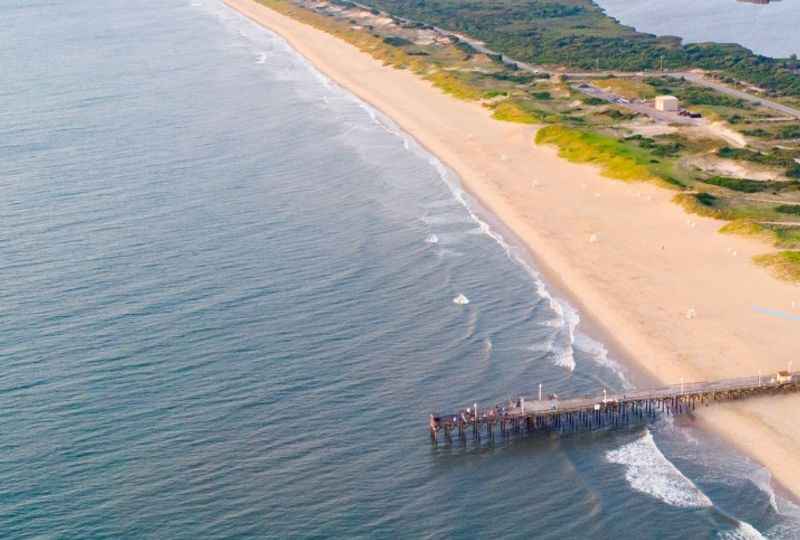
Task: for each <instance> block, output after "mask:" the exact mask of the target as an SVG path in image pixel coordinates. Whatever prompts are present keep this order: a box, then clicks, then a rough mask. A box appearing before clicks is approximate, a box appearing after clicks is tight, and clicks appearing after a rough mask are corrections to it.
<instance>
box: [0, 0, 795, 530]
mask: <svg viewBox="0 0 800 540" xmlns="http://www.w3.org/2000/svg"><path fill="white" fill-rule="evenodd" d="M0 40H1V41H2V43H4V44H5V46H4V47H2V48H0V58H2V66H3V67H4V74H5V78H4V84H3V85H2V87H0V118H2V121H1V122H0V130H2V135H3V136H2V139H0V164H2V165H0V219H2V224H3V227H2V235H0V280H1V281H0V282H2V284H3V287H2V288H0V323H1V324H2V329H3V331H2V334H0V358H2V359H3V370H2V372H0V433H2V438H0V485H2V495H0V537H3V538H32V537H36V538H80V539H86V538H142V537H151V538H247V537H259V538H319V537H342V538H361V537H378V538H397V537H400V538H419V537H439V536H446V537H452V538H476V537H479V538H496V537H500V536H503V537H519V538H531V537H535V538H642V537H654V536H655V537H659V538H687V537H690V538H716V537H747V536H743V535H750V536H749V537H757V536H754V535H757V534H758V532H757V531H761V533H763V534H764V535H766V536H769V537H775V538H791V537H793V535H794V536H795V537H796V534H795V531H796V526H797V521H796V517H795V516H796V515H797V514H796V509H795V508H794V507H793V506H792V505H791V504H790V503H788V502H787V501H785V500H783V499H782V498H780V497H779V496H777V495H776V494H775V491H774V489H773V487H772V486H771V483H770V478H769V475H768V474H767V473H766V471H764V470H763V469H762V468H760V467H758V466H757V465H755V464H753V463H751V462H749V461H748V460H747V459H745V458H743V457H742V456H739V455H737V454H735V453H733V452H731V451H730V450H728V449H727V448H725V447H724V446H723V445H721V444H720V443H719V442H718V441H715V440H713V439H711V438H710V437H708V436H706V435H704V434H702V433H698V432H697V431H696V430H695V429H694V428H693V427H691V425H681V424H673V423H672V422H668V421H663V420H662V421H660V422H658V423H656V424H655V425H653V426H651V427H650V428H649V429H646V428H637V429H633V430H630V431H624V432H617V433H594V434H585V435H580V436H574V437H567V438H564V439H555V438H538V439H527V440H512V441H510V442H498V443H496V444H490V443H488V442H486V441H484V442H483V444H481V445H480V446H475V445H471V446H469V447H468V448H460V447H448V446H446V445H443V446H439V447H432V446H431V445H430V442H429V438H428V434H427V431H426V418H427V415H428V413H429V412H430V411H432V410H437V409H441V408H450V407H454V406H460V405H464V404H466V403H471V402H473V401H478V402H479V403H494V402H496V401H499V400H501V399H506V398H508V397H511V396H516V395H518V394H520V393H526V394H531V393H533V392H534V391H535V389H536V388H537V386H538V384H539V383H540V382H541V383H543V384H544V385H545V390H546V391H549V392H558V393H560V394H568V393H584V392H598V391H600V389H601V388H603V387H609V388H621V387H623V386H625V385H626V384H627V383H626V373H625V371H624V369H622V368H621V367H620V366H619V365H618V364H617V363H616V362H614V360H613V359H610V358H608V355H607V353H606V352H605V349H604V348H603V346H602V344H600V343H599V342H597V341H595V340H592V339H590V338H589V337H588V336H586V335H584V334H583V332H582V328H581V325H580V324H579V315H578V314H577V313H576V312H575V311H574V310H573V309H572V308H570V306H569V304H568V303H566V302H564V301H563V300H560V299H558V298H556V297H554V296H553V294H552V293H551V292H549V291H548V288H547V286H546V284H544V283H542V282H541V280H540V279H539V278H538V276H537V274H536V272H535V269H534V267H532V266H530V264H529V263H528V262H527V261H526V259H525V257H524V255H523V254H522V253H521V252H520V251H519V250H518V249H517V248H516V247H515V246H514V245H513V243H512V242H510V241H508V240H505V239H504V238H503V237H502V236H501V233H499V232H498V231H499V229H498V228H496V227H493V226H492V225H491V219H490V218H489V217H487V216H485V215H484V213H482V212H481V210H480V209H479V208H478V207H477V206H476V205H475V204H474V203H473V202H472V201H471V200H470V199H469V197H468V196H467V195H465V194H464V193H462V192H461V191H460V189H459V188H458V179H457V178H456V177H455V176H453V175H452V173H450V172H449V171H447V170H446V169H445V168H444V167H443V166H442V165H441V164H440V163H438V162H437V161H436V160H435V159H434V158H433V157H431V156H430V155H428V154H427V153H425V152H424V151H423V150H422V149H420V148H419V147H418V146H417V145H416V144H415V143H414V141H413V140H411V139H410V138H409V137H407V136H406V135H404V134H403V133H402V132H400V131H399V130H398V129H396V128H395V127H394V126H393V125H392V123H391V122H389V121H388V120H386V119H384V118H382V117H381V116H380V115H379V114H377V113H376V112H375V111H373V110H372V109H370V108H369V107H368V106H366V105H364V104H363V103H360V102H359V101H358V100H356V99H355V98H353V97H352V96H350V95H349V94H347V93H346V92H344V91H342V90H341V89H339V88H338V87H337V86H335V85H334V84H332V83H330V82H329V81H327V80H326V79H325V78H324V77H322V76H321V75H319V74H318V73H316V72H315V71H314V70H313V69H312V68H311V67H310V66H309V65H308V64H307V63H306V62H304V61H303V59H302V58H300V57H299V56H297V55H296V54H295V53H294V52H293V51H291V50H290V49H289V48H288V47H287V46H286V45H285V44H284V43H283V41H282V40H280V39H279V38H277V37H276V36H274V35H273V34H271V33H269V32H267V31H265V30H262V29H260V28H259V27H257V26H255V25H254V24H252V23H250V22H249V21H246V20H244V19H243V18H242V17H240V16H239V15H237V14H235V13H233V12H231V11H230V10H229V9H227V8H225V7H224V6H223V5H221V3H219V2H218V1H216V0H213V1H212V0H207V1H203V2H194V3H192V2H190V1H188V0H187V1H184V0H143V1H141V2H127V1H122V0H112V1H109V2H106V3H104V5H103V6H102V8H101V7H99V6H98V4H97V2H90V1H88V0H74V1H71V2H67V1H56V2H37V3H30V2H2V3H0ZM461 294H463V295H464V296H466V297H467V298H468V299H469V301H470V302H469V303H468V304H465V305H459V304H456V303H454V302H453V299H454V298H456V297H457V296H458V295H461Z"/></svg>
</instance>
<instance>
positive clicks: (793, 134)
mask: <svg viewBox="0 0 800 540" xmlns="http://www.w3.org/2000/svg"><path fill="white" fill-rule="evenodd" d="M778 138H780V139H800V125H797V124H795V125H792V126H785V127H783V128H781V130H780V131H779V132H778Z"/></svg>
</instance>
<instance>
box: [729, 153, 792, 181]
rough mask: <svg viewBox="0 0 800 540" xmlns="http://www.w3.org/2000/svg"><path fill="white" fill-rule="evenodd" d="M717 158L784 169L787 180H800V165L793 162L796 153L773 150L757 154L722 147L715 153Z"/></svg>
mask: <svg viewBox="0 0 800 540" xmlns="http://www.w3.org/2000/svg"><path fill="white" fill-rule="evenodd" d="M717 155H718V156H719V157H723V158H727V159H738V160H742V161H750V162H752V163H759V164H761V165H768V166H771V167H779V168H785V170H786V172H785V173H784V174H786V176H788V177H789V178H800V163H797V161H795V160H796V159H797V158H798V156H800V153H798V152H797V151H791V150H784V149H781V148H777V147H775V148H773V149H772V151H770V152H759V151H756V150H749V149H747V148H730V147H728V146H724V147H722V148H720V149H719V150H718V151H717Z"/></svg>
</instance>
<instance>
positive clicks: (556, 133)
mask: <svg viewBox="0 0 800 540" xmlns="http://www.w3.org/2000/svg"><path fill="white" fill-rule="evenodd" d="M536 143H537V144H553V145H555V146H557V147H558V148H559V155H560V156H561V157H564V158H566V159H568V160H569V161H572V162H575V163H593V164H595V165H598V166H600V167H601V169H602V171H603V174H604V175H605V176H608V177H609V178H616V179H618V180H625V181H638V180H644V181H655V182H657V183H660V184H666V185H671V186H673V187H675V186H682V185H683V184H682V183H681V182H680V181H678V180H676V179H675V178H673V177H672V176H671V175H670V174H668V173H667V172H666V171H664V170H663V168H661V167H655V166H654V165H655V164H660V162H659V161H658V160H653V159H652V154H651V153H649V152H648V151H647V150H645V149H642V148H637V147H636V146H634V145H631V144H626V143H625V142H624V141H619V140H617V139H615V138H613V137H609V136H606V135H602V134H599V133H593V132H588V131H583V130H580V129H575V128H569V127H565V126H560V125H554V126H547V127H544V128H542V129H540V130H539V131H538V132H537V133H536Z"/></svg>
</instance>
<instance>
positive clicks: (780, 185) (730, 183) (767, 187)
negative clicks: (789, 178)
mask: <svg viewBox="0 0 800 540" xmlns="http://www.w3.org/2000/svg"><path fill="white" fill-rule="evenodd" d="M700 181H701V182H703V183H706V184H711V185H714V186H719V187H723V188H726V189H730V190H733V191H739V192H741V193H760V192H763V191H771V192H773V193H778V192H781V191H798V190H800V183H799V182H775V181H763V180H748V179H746V178H729V177H726V176H713V177H711V178H703V179H701V180H700Z"/></svg>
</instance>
